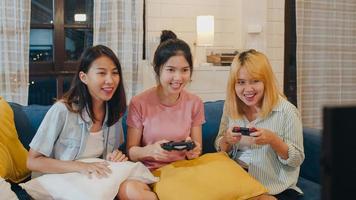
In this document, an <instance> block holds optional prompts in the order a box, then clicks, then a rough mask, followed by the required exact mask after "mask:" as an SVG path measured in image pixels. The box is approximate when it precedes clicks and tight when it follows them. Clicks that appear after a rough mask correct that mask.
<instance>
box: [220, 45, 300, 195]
mask: <svg viewBox="0 0 356 200" xmlns="http://www.w3.org/2000/svg"><path fill="white" fill-rule="evenodd" d="M244 128H245V129H244ZM215 146H216V148H217V150H220V151H225V152H228V153H230V155H231V157H232V159H234V160H235V161H236V162H238V163H239V164H241V165H242V166H243V167H244V168H245V169H246V170H248V173H249V174H250V175H251V176H253V177H255V178H256V179H257V180H259V181H260V182H261V183H262V184H263V185H264V186H265V187H266V188H267V189H268V190H269V194H270V195H272V196H274V197H275V198H277V199H298V197H299V196H300V194H302V191H301V190H300V189H299V188H298V187H297V186H296V184H297V181H298V176H299V169H300V165H301V164H302V162H303V160H304V148H303V133H302V123H301V120H300V116H299V113H298V110H297V109H296V107H295V106H294V105H293V104H291V103H290V102H288V100H286V98H285V96H284V95H283V93H282V92H280V90H279V88H278V85H277V81H276V78H275V75H274V74H273V71H272V67H271V65H270V63H269V61H268V59H267V57H266V56H265V55H264V54H263V53H261V52H258V51H256V50H248V51H245V52H242V53H240V54H238V55H237V56H236V57H235V59H234V61H233V64H232V67H231V71H230V75H229V80H228V86H227V95H226V101H225V105H224V112H223V116H222V119H221V123H220V129H219V134H218V136H217V138H216V141H215ZM272 196H271V197H272Z"/></svg>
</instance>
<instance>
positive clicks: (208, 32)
mask: <svg viewBox="0 0 356 200" xmlns="http://www.w3.org/2000/svg"><path fill="white" fill-rule="evenodd" d="M213 44H214V16H211V15H206V16H197V45H198V46H213Z"/></svg>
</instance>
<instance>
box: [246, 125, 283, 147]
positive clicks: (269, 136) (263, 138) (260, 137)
mask: <svg viewBox="0 0 356 200" xmlns="http://www.w3.org/2000/svg"><path fill="white" fill-rule="evenodd" d="M256 130H257V131H256V132H253V133H251V134H250V136H253V137H254V138H253V140H254V141H255V144H258V145H265V144H273V143H274V142H275V141H276V140H277V139H278V138H277V137H278V136H277V135H276V134H275V133H274V132H272V131H270V130H268V129H264V128H256Z"/></svg>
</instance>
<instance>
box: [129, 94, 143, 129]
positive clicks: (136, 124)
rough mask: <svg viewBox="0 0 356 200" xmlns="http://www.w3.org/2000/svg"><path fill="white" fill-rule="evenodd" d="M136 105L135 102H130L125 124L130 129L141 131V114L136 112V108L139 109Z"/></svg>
mask: <svg viewBox="0 0 356 200" xmlns="http://www.w3.org/2000/svg"><path fill="white" fill-rule="evenodd" d="M136 103H137V102H135V101H134V100H133V99H132V100H131V102H130V105H129V112H128V115H127V120H126V123H127V125H128V126H130V127H133V128H137V129H141V128H142V127H143V125H142V123H143V122H142V113H141V112H140V111H139V110H138V108H137V107H139V105H137V104H136Z"/></svg>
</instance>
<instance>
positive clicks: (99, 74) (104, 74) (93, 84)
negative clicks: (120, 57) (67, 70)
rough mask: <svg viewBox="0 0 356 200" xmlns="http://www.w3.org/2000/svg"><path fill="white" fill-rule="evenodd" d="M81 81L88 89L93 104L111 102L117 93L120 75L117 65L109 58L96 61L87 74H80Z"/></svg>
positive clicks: (103, 57) (100, 58) (105, 57)
mask: <svg viewBox="0 0 356 200" xmlns="http://www.w3.org/2000/svg"><path fill="white" fill-rule="evenodd" d="M79 77H80V80H81V81H82V82H83V83H84V84H85V85H86V86H87V87H88V90H89V93H90V95H91V97H92V100H93V102H97V103H103V102H105V101H109V100H110V99H111V97H112V96H113V94H114V92H115V91H116V89H117V87H118V85H119V82H120V75H119V71H118V69H117V67H116V65H115V63H114V62H113V61H112V60H111V59H110V58H109V57H107V56H101V57H99V58H97V59H96V60H94V61H93V62H92V63H91V65H90V67H89V70H88V72H87V73H84V72H82V71H81V72H80V73H79Z"/></svg>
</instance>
